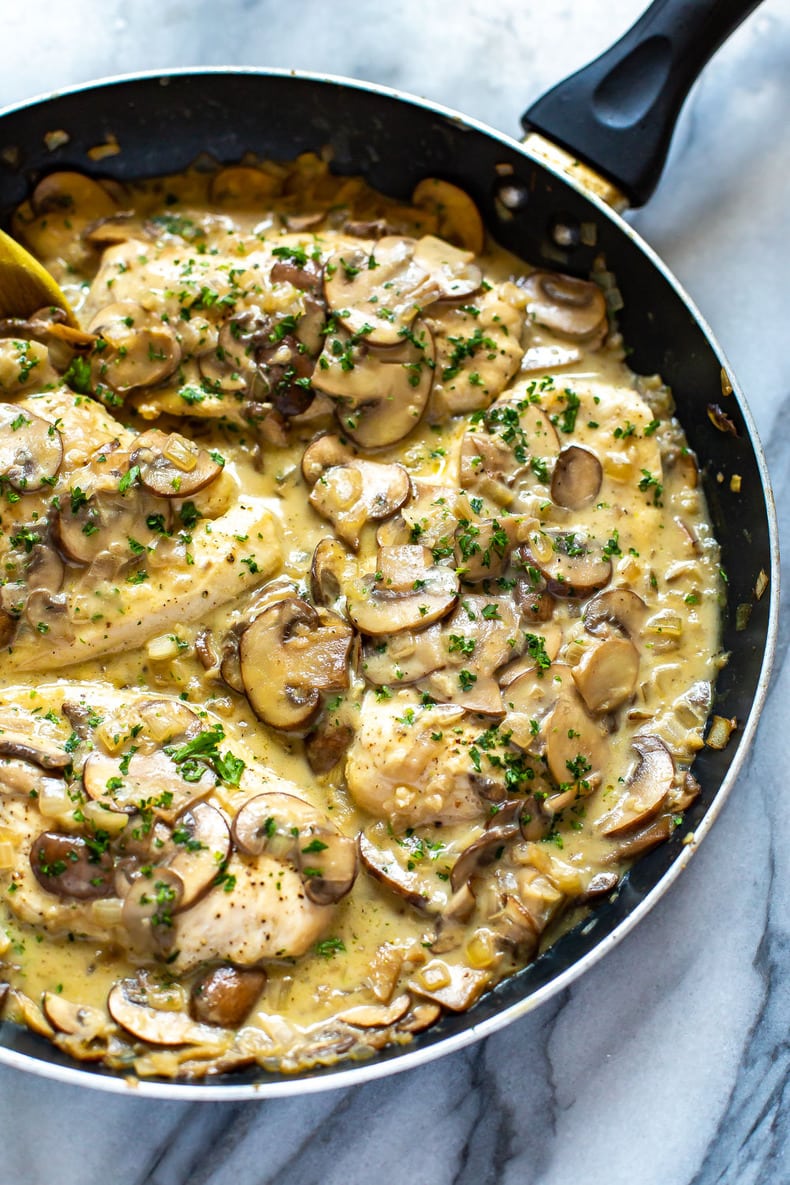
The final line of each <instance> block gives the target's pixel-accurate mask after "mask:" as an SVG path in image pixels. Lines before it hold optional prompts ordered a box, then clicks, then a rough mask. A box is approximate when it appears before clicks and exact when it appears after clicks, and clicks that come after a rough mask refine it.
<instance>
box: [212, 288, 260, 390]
mask: <svg viewBox="0 0 790 1185" xmlns="http://www.w3.org/2000/svg"><path fill="white" fill-rule="evenodd" d="M273 325H274V322H273V320H272V318H271V317H270V316H268V315H267V314H264V313H262V312H261V311H260V309H254V308H253V309H245V310H244V311H243V312H240V313H238V314H236V315H234V316H232V317H230V318H229V319H228V320H227V321H225V322H224V323H223V325H222V326H221V327H220V331H219V334H218V336H217V342H216V347H215V348H213V349H208V350H204V351H203V352H202V353H201V354H199V355H198V359H197V362H198V366H199V368H200V373H201V375H202V376H203V378H204V379H206V380H207V382H208V383H210V384H211V387H212V389H213V390H215V391H216V390H219V391H245V390H247V389H251V388H252V386H253V383H254V379H255V375H256V373H257V367H256V361H255V359H256V354H257V351H258V350H259V349H261V347H268V346H269V345H270V344H271V339H270V337H269V335H270V333H271V332H272V327H273Z"/></svg>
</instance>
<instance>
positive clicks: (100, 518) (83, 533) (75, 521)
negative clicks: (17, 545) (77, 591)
mask: <svg viewBox="0 0 790 1185" xmlns="http://www.w3.org/2000/svg"><path fill="white" fill-rule="evenodd" d="M140 510H141V508H140V504H139V501H138V498H137V496H136V494H135V491H134V490H129V491H128V493H125V494H124V493H114V494H113V493H105V492H103V491H99V492H97V493H95V494H92V495H91V496H90V497H88V498H87V500H86V501H77V500H76V499H74V498H71V499H66V498H64V499H63V500H62V501H61V504H60V508H59V509H58V510H56V511H55V512H54V514H53V516H52V533H53V535H54V538H55V541H56V543H57V545H58V547H59V548H60V550H61V552H62V553H63V555H64V556H65V557H66V559H69V560H73V561H74V563H77V564H91V563H92V562H93V561H94V560H95V559H97V557H98V556H100V555H101V554H102V553H107V552H109V553H111V554H115V553H117V551H118V547H119V546H120V547H122V548H123V550H124V552H125V555H126V556H127V557H128V555H129V552H128V550H127V549H128V539H129V537H130V536H131V537H132V538H134V539H136V540H137V542H139V543H141V544H143V545H145V543H146V541H147V540H148V539H149V538H150V537H151V533H150V531H149V530H148V529H147V527H146V525H145V519H144V517H143V516H141V513H140ZM141 518H142V521H141ZM141 536H142V538H141ZM113 544H115V545H116V546H115V548H113Z"/></svg>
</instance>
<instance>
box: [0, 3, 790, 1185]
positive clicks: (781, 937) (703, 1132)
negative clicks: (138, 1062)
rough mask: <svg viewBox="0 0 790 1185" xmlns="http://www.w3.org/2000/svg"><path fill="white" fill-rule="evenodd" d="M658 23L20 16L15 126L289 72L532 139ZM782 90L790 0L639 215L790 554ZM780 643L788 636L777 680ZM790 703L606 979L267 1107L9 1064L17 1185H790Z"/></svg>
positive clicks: (156, 8) (762, 23)
mask: <svg viewBox="0 0 790 1185" xmlns="http://www.w3.org/2000/svg"><path fill="white" fill-rule="evenodd" d="M642 7H643V4H642V0H607V2H606V3H604V0H563V2H562V3H559V4H552V5H548V4H546V3H545V0H499V3H497V4H490V3H486V2H484V0H453V3H452V5H450V4H449V3H447V2H446V0H445V2H444V3H442V2H440V0H393V3H392V4H391V5H389V6H388V8H387V10H386V15H385V14H384V11H383V6H380V5H375V4H373V3H370V0H368V3H363V2H362V0H344V3H342V4H340V5H337V6H335V7H334V9H332V10H330V9H329V8H328V6H327V5H325V4H324V3H322V2H321V0H293V3H291V4H287V5H286V4H282V3H280V4H274V3H272V2H271V0H257V2H256V0H223V3H221V4H218V3H215V0H192V2H191V3H190V4H186V3H185V2H184V0H135V2H134V4H133V5H132V4H130V3H128V0H127V2H125V3H122V2H121V0H104V2H103V3H102V4H99V3H97V2H96V0H72V3H71V4H68V5H65V4H62V3H55V2H54V0H29V2H28V3H27V4H26V5H21V6H16V5H15V6H11V5H10V4H9V3H8V2H7V0H6V3H4V4H3V5H2V31H3V32H2V37H0V104H5V103H11V102H16V101H19V100H22V99H25V98H27V97H29V96H32V95H33V94H36V93H38V92H40V91H43V90H45V89H51V88H53V87H60V86H66V85H71V84H73V83H78V82H81V81H83V80H87V79H89V78H91V77H98V76H103V75H108V74H112V73H119V72H126V71H131V70H136V69H143V68H145V69H149V68H154V69H157V68H168V67H172V66H182V65H202V64H209V65H214V64H235V65H258V66H262V65H271V66H285V67H297V68H306V69H311V70H318V71H328V72H332V73H336V74H345V75H353V76H357V77H360V78H363V79H370V80H374V81H377V82H382V83H385V84H388V85H392V86H398V87H403V88H404V89H406V90H410V91H412V92H415V93H418V94H423V95H426V96H427V97H429V98H432V99H436V100H439V101H441V102H442V103H445V104H447V105H448V106H451V107H454V108H457V109H462V110H464V111H465V112H467V113H469V114H471V115H474V116H476V117H478V118H480V119H482V120H485V121H487V122H488V123H490V124H491V125H492V126H494V127H496V128H498V129H500V130H503V131H505V132H509V133H513V134H515V133H517V130H518V116H519V115H520V113H521V112H522V111H523V110H524V109H525V107H526V106H527V105H528V103H529V102H530V101H531V100H533V99H534V98H536V97H537V96H538V95H539V94H540V93H541V92H542V91H543V90H544V89H545V88H546V87H548V86H549V85H551V84H552V83H553V82H555V81H557V80H558V79H560V78H562V77H564V76H565V75H566V74H568V73H570V72H571V71H572V70H573V69H575V68H576V67H578V66H580V65H582V64H583V63H584V62H586V61H587V60H589V59H590V58H591V57H592V56H594V55H595V54H596V53H597V52H598V51H600V50H601V49H603V48H604V47H605V46H606V45H607V44H609V43H610V42H611V41H613V40H614V39H615V38H616V37H617V36H618V35H619V34H620V33H621V32H622V31H623V30H624V29H625V28H626V27H627V26H628V25H629V24H630V23H631V21H632V20H633V19H635V17H636V16H637V15H638V13H639V12H640V11H641V9H642ZM31 18H32V21H31ZM32 27H35V28H36V29H38V30H39V36H38V38H37V40H36V44H35V54H33V53H32V52H31V28H32ZM319 30H320V34H319ZM324 30H326V32H324ZM33 62H35V70H34V69H33V68H32V63H33ZM789 73H790V0H766V2H765V3H764V4H763V5H762V6H761V7H760V8H759V9H758V11H757V12H756V13H755V14H754V15H753V17H752V18H751V19H750V20H749V21H748V22H747V23H746V24H745V25H744V26H742V28H741V29H740V30H739V31H738V32H737V33H736V34H735V35H734V36H733V37H732V38H731V40H730V41H729V42H728V43H727V44H726V45H725V47H724V48H723V49H722V50H721V51H720V53H719V54H718V55H717V56H716V58H715V59H714V60H713V61H712V63H711V64H710V65H709V67H708V68H707V70H706V71H705V73H704V75H703V77H702V80H701V81H700V82H699V83H698V85H697V86H696V87H695V89H694V90H693V92H692V94H691V97H690V99H689V101H688V103H687V105H686V108H685V110H684V113H683V115H682V117H681V120H680V124H679V127H678V131H677V134H676V137H675V140H674V144H673V149H672V153H671V157H670V161H669V165H668V168H667V170H666V174H665V177H664V179H663V180H662V183H661V185H660V187H659V189H658V191H657V193H656V194H655V197H654V198H653V200H652V201H651V203H650V205H649V207H648V208H647V209H645V210H644V211H641V212H639V213H637V214H635V215H633V222H634V224H635V225H636V226H637V227H638V229H639V230H640V231H641V233H642V234H643V235H644V236H645V237H646V238H647V240H648V241H649V242H650V243H651V244H652V245H653V246H654V247H655V248H656V250H657V251H658V252H659V254H661V255H662V256H663V257H664V258H665V259H666V260H667V261H668V263H669V265H670V266H671V267H672V268H673V269H674V270H675V272H676V274H677V275H678V276H679V278H680V279H681V280H682V281H683V282H684V283H685V285H686V286H687V288H688V289H689V291H690V292H691V294H692V296H693V297H694V298H695V299H696V301H697V303H698V304H699V306H700V308H701V309H702V311H703V313H704V315H705V316H706V317H707V319H708V320H709V322H710V323H711V325H712V326H713V329H714V331H715V332H716V334H717V335H718V337H719V339H720V341H721V342H722V344H723V347H724V349H725V351H726V352H727V354H728V355H729V358H730V360H731V362H732V364H733V368H734V370H735V373H736V374H737V375H738V376H739V378H740V380H741V382H742V384H743V387H744V389H745V390H746V392H747V393H748V397H749V401H750V404H751V407H752V410H753V412H754V415H755V417H756V420H757V424H758V427H759V430H760V433H761V435H762V439H763V441H764V442H765V443H766V446H767V452H768V457H769V464H770V466H771V469H772V473H773V479H774V483H775V490H776V494H777V500H778V503H779V513H780V523H781V531H782V534H783V536H784V537H785V539H787V534H788V526H789V525H790V506H789V505H788V499H789V498H790V490H788V488H787V487H788V483H789V482H790V415H788V413H789V412H790V351H788V349H787V344H786V343H787V341H788V311H787V307H788V302H787V297H786V292H787V288H786V285H787V276H788V272H789V271H790V200H788V196H789V194H790V121H788V119H787V112H788V105H789V103H790V81H789V80H788V75H789ZM786 416H788V419H785V417H786ZM788 624H790V623H789V622H788V618H787V613H786V612H785V615H784V618H783V621H782V627H781V632H780V644H779V661H780V663H781V660H782V658H783V656H784V650H785V648H786V645H787V633H788ZM788 702H790V669H785V670H782V669H781V666H780V667H778V668H777V674H776V675H775V678H774V686H773V689H772V694H771V695H770V698H769V700H768V703H767V705H766V708H765V710H764V713H763V719H762V722H761V726H760V729H759V733H758V738H757V743H756V745H755V747H754V750H753V752H752V755H751V757H750V759H749V760H748V762H747V764H746V766H745V768H744V770H743V772H742V775H741V777H740V780H739V783H738V785H737V787H736V789H735V791H734V793H733V794H732V796H731V798H730V800H729V802H728V804H727V806H726V808H725V810H724V812H723V813H722V815H721V817H720V819H719V820H718V822H717V823H716V826H715V827H714V829H713V831H712V833H711V835H710V837H709V838H708V839H707V840H706V842H705V843H704V844H703V845H702V847H701V849H700V851H699V854H698V855H697V856H696V857H695V859H694V860H692V862H691V864H690V866H689V867H688V869H687V871H686V872H685V874H684V875H683V876H682V877H681V878H680V880H679V882H678V883H676V884H675V886H674V887H673V889H672V890H671V891H670V892H669V893H668V894H667V895H665V896H664V897H663V898H662V900H661V901H660V902H659V904H658V905H657V906H656V908H655V909H654V910H653V912H652V913H651V914H650V915H649V916H648V917H647V918H646V919H645V920H643V921H642V923H641V924H640V926H639V927H638V928H637V929H636V930H635V931H634V932H633V933H632V934H631V935H630V936H629V937H628V938H627V939H626V940H625V941H624V942H623V943H622V944H621V945H620V946H619V947H618V948H617V949H616V950H615V951H614V952H612V953H610V954H609V955H608V957H607V958H606V959H605V960H604V962H603V964H598V965H597V966H596V967H595V968H593V969H592V970H591V971H589V972H588V973H587V974H586V975H585V976H583V977H582V978H581V980H579V981H577V983H576V984H575V985H574V986H573V987H572V988H570V989H569V990H567V991H566V992H564V993H563V994H561V995H560V996H559V997H557V998H555V999H554V1000H553V1001H552V1002H551V1003H550V1004H548V1005H546V1006H544V1007H543V1008H540V1009H538V1010H537V1011H536V1012H534V1013H532V1014H531V1015H530V1016H528V1017H527V1018H525V1019H523V1020H521V1021H520V1022H518V1023H516V1024H514V1025H512V1026H510V1027H509V1028H507V1029H505V1030H504V1031H502V1032H500V1033H498V1034H496V1035H494V1036H492V1037H490V1038H489V1039H488V1040H486V1041H485V1042H484V1043H481V1044H478V1045H475V1046H473V1047H471V1048H469V1049H466V1050H464V1051H462V1052H460V1053H456V1054H453V1055H451V1056H449V1057H446V1058H443V1059H440V1060H438V1061H435V1062H433V1063H431V1064H429V1065H426V1066H424V1067H422V1068H419V1069H416V1070H410V1071H407V1072H405V1073H402V1074H400V1075H397V1076H395V1077H393V1078H389V1079H385V1080H381V1081H377V1082H374V1083H371V1084H368V1085H363V1086H358V1087H354V1088H351V1089H345V1090H340V1091H329V1092H326V1093H321V1094H316V1095H310V1096H304V1097H298V1098H290V1099H277V1100H272V1101H265V1102H261V1101H253V1102H243V1103H226V1102H223V1103H216V1102H215V1103H194V1104H193V1103H182V1102H160V1101H156V1100H150V1099H135V1098H128V1097H122V1096H116V1095H106V1094H102V1093H98V1092H94V1091H87V1090H81V1089H79V1088H77V1087H73V1086H66V1085H62V1084H58V1083H53V1082H49V1081H47V1080H45V1079H42V1078H39V1077H36V1076H33V1075H28V1074H23V1073H20V1072H18V1071H15V1070H11V1069H8V1068H0V1131H2V1138H1V1144H2V1150H1V1151H0V1183H2V1185H6V1183H8V1185H12V1183H13V1185H43V1183H44V1182H49V1181H51V1180H57V1182H58V1185H93V1183H94V1182H104V1181H107V1180H112V1182H113V1185H180V1183H182V1182H187V1181H189V1182H190V1185H230V1183H233V1185H264V1183H268V1182H274V1181H276V1182H277V1185H290V1183H294V1185H297V1183H298V1185H314V1183H318V1182H321V1185H341V1183H344V1185H362V1183H366V1182H369V1181H371V1180H381V1181H386V1182H387V1185H400V1183H401V1182H403V1183H404V1185H405V1183H406V1182H409V1185H414V1183H415V1182H416V1183H417V1185H422V1183H423V1182H425V1183H427V1182H430V1183H431V1185H450V1183H451V1182H452V1183H454V1185H510V1183H513V1185H515V1183H516V1182H518V1183H519V1185H604V1183H605V1185H714V1183H716V1185H780V1183H782V1182H786V1181H787V1180H789V1179H790V1153H789V1151H788V1145H789V1144H790V1118H788V1115H789V1114H790V1109H789V1108H788V1105H787V1098H786V1091H787V1082H788V1069H789V1068H790V1052H789V1050H790V1046H789V1045H788V1041H787V1023H788V1017H789V1015H790V1004H789V999H790V993H789V992H788V987H787V984H788V982H790V812H789V811H788V810H787V806H786V803H785V801H784V800H785V798H786V796H787V788H786V785H785V781H786V778H785V772H784V766H785V754H784V742H785V735H784V728H786V727H787V723H788V709H787V704H788Z"/></svg>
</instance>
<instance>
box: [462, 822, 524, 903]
mask: <svg viewBox="0 0 790 1185" xmlns="http://www.w3.org/2000/svg"><path fill="white" fill-rule="evenodd" d="M520 807H521V804H520V803H519V804H518V809H519V810H520ZM509 815H510V817H508V818H505V819H501V821H500V818H499V816H497V815H495V816H494V818H493V821H492V824H491V825H490V826H489V827H487V828H486V830H485V831H484V832H483V834H482V835H481V836H479V838H478V839H476V840H475V841H474V842H473V843H471V844H469V846H468V847H466V848H464V850H463V851H462V852H461V854H460V856H459V857H458V859H457V860H456V862H455V864H454V865H453V871H452V874H451V876H450V884H451V886H452V890H453V892H454V893H457V892H458V890H459V889H460V888H461V887H462V886H463V885H465V884H466V883H467V881H469V880H470V879H471V878H472V877H473V876H475V875H476V873H477V872H478V871H479V870H480V869H481V868H482V867H483V865H485V864H490V863H491V862H492V861H493V860H497V859H499V856H500V855H501V854H502V852H503V850H504V848H505V845H506V844H507V843H508V842H509V841H510V840H511V839H514V838H515V836H517V835H518V834H519V833H520V829H519V822H518V810H517V811H516V812H509Z"/></svg>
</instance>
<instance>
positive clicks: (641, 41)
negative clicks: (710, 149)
mask: <svg viewBox="0 0 790 1185" xmlns="http://www.w3.org/2000/svg"><path fill="white" fill-rule="evenodd" d="M759 3H760V0H654V3H653V4H651V6H650V8H648V10H647V12H646V13H645V14H644V15H643V16H641V17H640V18H639V20H638V21H637V22H636V24H635V25H633V26H632V28H630V29H629V30H628V32H627V33H626V34H625V36H624V37H622V38H621V39H620V40H619V41H618V42H617V44H616V45H613V46H612V48H611V49H609V50H607V51H606V53H604V54H602V55H601V57H599V58H596V60H595V61H594V62H591V63H590V64H589V65H588V66H584V67H583V68H582V69H581V70H579V71H577V73H576V74H573V75H571V77H570V78H568V79H566V80H565V81H564V82H560V83H559V84H558V85H557V86H555V87H554V88H553V89H552V90H550V91H549V92H548V94H546V95H544V96H543V98H541V99H538V101H537V102H536V103H533V105H532V106H531V107H530V108H529V110H528V111H527V112H526V114H525V115H524V116H523V117H522V120H521V123H522V126H523V127H524V130H525V131H527V132H539V133H540V134H541V135H542V136H545V137H546V138H547V139H549V140H551V141H554V142H556V143H557V144H559V145H561V146H562V148H564V149H566V150H567V151H568V152H570V153H572V154H573V156H574V157H577V158H578V159H579V160H581V161H583V162H584V163H585V164H587V165H590V166H592V168H594V169H597V170H599V171H600V172H601V173H603V174H604V175H605V176H606V177H607V178H608V179H609V180H610V181H612V182H614V183H615V185H616V186H617V187H618V188H619V189H620V190H621V191H622V193H624V194H625V196H626V197H627V198H628V200H629V202H630V203H631V204H632V205H634V206H641V205H643V204H644V203H645V202H646V201H647V199H648V198H649V197H650V195H651V193H652V192H653V190H654V189H655V187H656V185H657V184H658V179H659V177H660V175H661V170H662V169H663V167H664V162H665V161H666V158H667V153H668V152H669V144H670V140H671V139H672V132H673V130H674V127H675V121H676V120H677V117H678V115H679V113H680V109H681V107H682V106H683V102H684V100H685V98H686V95H687V94H688V92H689V89H690V87H691V85H692V83H693V82H694V80H695V79H696V77H697V75H698V74H699V73H700V71H701V70H702V68H703V66H704V65H705V63H706V62H707V61H708V59H709V58H711V57H712V56H713V54H714V53H715V52H716V50H717V49H718V48H719V46H720V45H721V44H722V42H724V41H725V40H726V39H727V37H729V35H730V33H732V32H733V30H734V29H736V28H737V27H738V25H739V24H740V23H741V21H743V20H744V19H745V18H746V17H747V16H748V15H749V13H750V12H752V11H753V9H755V8H756V7H757V5H758V4H759Z"/></svg>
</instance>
